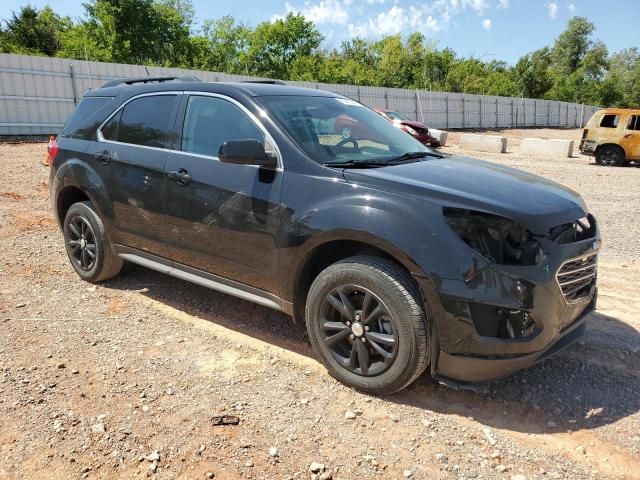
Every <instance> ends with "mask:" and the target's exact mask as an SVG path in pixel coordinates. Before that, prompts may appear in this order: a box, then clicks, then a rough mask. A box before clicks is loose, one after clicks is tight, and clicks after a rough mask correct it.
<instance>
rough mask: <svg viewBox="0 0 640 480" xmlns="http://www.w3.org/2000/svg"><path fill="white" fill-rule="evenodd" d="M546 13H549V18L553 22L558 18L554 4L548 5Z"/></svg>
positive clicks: (556, 5)
mask: <svg viewBox="0 0 640 480" xmlns="http://www.w3.org/2000/svg"><path fill="white" fill-rule="evenodd" d="M547 12H548V13H549V18H550V19H551V20H555V19H556V17H557V16H558V4H557V3H555V2H551V3H548V4H547Z"/></svg>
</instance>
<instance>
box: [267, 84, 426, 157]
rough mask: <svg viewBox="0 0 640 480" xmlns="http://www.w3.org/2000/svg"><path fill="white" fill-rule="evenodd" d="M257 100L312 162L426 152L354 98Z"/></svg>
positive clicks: (273, 98) (286, 97)
mask: <svg viewBox="0 0 640 480" xmlns="http://www.w3.org/2000/svg"><path fill="white" fill-rule="evenodd" d="M258 100H259V101H260V102H261V103H262V105H263V106H264V107H265V109H266V110H267V111H268V112H269V113H270V114H271V115H272V116H273V118H274V119H275V120H276V121H277V122H278V124H280V126H281V127H282V128H283V129H284V130H285V131H286V132H287V133H288V134H289V136H290V137H291V138H292V139H293V140H294V141H295V142H296V144H297V145H298V146H299V147H300V148H301V149H302V150H303V151H304V152H305V153H306V154H307V155H308V156H309V157H310V158H311V159H312V160H314V161H316V162H318V163H322V164H326V165H331V164H333V163H335V164H343V163H345V162H357V163H360V164H363V163H365V162H384V161H389V160H391V159H396V158H397V157H399V156H402V155H405V154H408V153H416V152H427V153H431V152H432V150H430V149H429V148H427V147H425V146H424V145H422V144H421V143H420V142H418V141H417V140H414V139H413V137H411V135H408V134H407V133H405V132H403V131H402V130H399V129H398V128H395V127H394V126H393V125H392V124H390V123H389V122H388V121H387V120H385V119H384V118H382V117H381V116H380V115H378V114H377V113H375V112H374V111H373V110H370V109H369V108H367V107H365V106H364V105H362V104H360V103H358V102H356V101H355V100H350V99H347V98H335V97H312V96H294V95H279V96H265V97H260V98H259V99H258Z"/></svg>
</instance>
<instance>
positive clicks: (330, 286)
mask: <svg viewBox="0 0 640 480" xmlns="http://www.w3.org/2000/svg"><path fill="white" fill-rule="evenodd" d="M305 321H306V324H307V333H308V334H309V340H310V342H311V345H312V346H313V349H314V351H315V352H316V355H317V356H318V359H319V360H320V361H321V362H322V363H323V365H324V366H325V367H326V368H327V371H328V372H329V374H330V375H332V376H333V377H334V378H336V379H337V380H339V381H341V382H343V383H345V384H346V385H349V386H351V387H354V388H356V389H358V390H360V391H363V392H367V393H370V394H374V395H390V394H392V393H394V392H397V391H398V390H401V389H403V388H404V387H406V386H407V385H409V384H411V383H412V382H413V381H414V380H416V379H417V378H418V377H419V376H420V375H421V374H422V373H423V372H424V371H425V370H426V368H427V366H428V365H429V359H430V355H429V352H430V344H431V338H430V332H431V328H430V322H429V315H428V305H426V303H425V301H424V299H423V298H422V295H421V294H420V291H419V287H418V285H417V284H416V282H415V281H414V280H413V278H412V277H411V275H410V274H409V272H408V271H407V270H406V269H405V268H404V267H403V266H402V265H399V264H398V263H396V262H394V261H393V260H390V259H386V258H380V257H374V256H366V255H361V256H353V257H349V258H345V259H344V260H340V261H338V262H336V263H334V264H332V265H330V266H328V267H327V268H325V269H324V270H322V271H321V272H320V273H319V274H318V276H317V277H316V278H315V280H314V281H313V283H312V284H311V287H310V289H309V293H308V294H307V302H306V305H305Z"/></svg>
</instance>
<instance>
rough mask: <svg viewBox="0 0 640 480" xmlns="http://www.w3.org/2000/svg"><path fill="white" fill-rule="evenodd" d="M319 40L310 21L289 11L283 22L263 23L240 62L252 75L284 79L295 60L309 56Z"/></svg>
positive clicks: (317, 45) (318, 34)
mask: <svg viewBox="0 0 640 480" xmlns="http://www.w3.org/2000/svg"><path fill="white" fill-rule="evenodd" d="M322 39H323V37H322V34H321V33H320V32H319V31H318V29H317V28H316V27H315V26H314V25H313V23H312V22H309V21H307V20H305V18H304V17H303V16H302V15H297V14H294V13H291V12H289V13H288V14H287V16H286V17H285V18H284V19H278V20H276V21H275V22H273V23H271V22H263V23H261V24H260V25H258V26H257V27H256V29H255V30H254V31H253V34H252V35H251V37H250V39H249V47H248V49H247V52H246V53H245V54H244V55H242V56H243V62H245V63H244V64H245V65H247V71H248V72H250V73H252V74H256V75H262V76H267V77H273V78H282V79H286V78H288V77H289V70H290V68H291V65H292V63H293V62H294V60H295V59H296V58H297V57H300V56H306V55H311V54H312V53H313V52H314V51H316V50H317V49H318V47H319V46H320V42H322Z"/></svg>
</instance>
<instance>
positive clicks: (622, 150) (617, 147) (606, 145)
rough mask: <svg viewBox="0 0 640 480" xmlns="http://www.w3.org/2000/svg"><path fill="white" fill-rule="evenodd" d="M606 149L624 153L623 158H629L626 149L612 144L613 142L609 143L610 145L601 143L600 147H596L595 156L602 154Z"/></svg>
mask: <svg viewBox="0 0 640 480" xmlns="http://www.w3.org/2000/svg"><path fill="white" fill-rule="evenodd" d="M605 147H611V148H615V149H616V150H618V151H620V152H621V153H622V156H623V157H624V158H625V159H626V158H627V153H626V152H625V150H624V148H623V147H622V146H621V145H619V144H617V143H612V142H608V143H601V144H600V145H598V146H597V147H596V150H595V152H594V153H595V154H596V155H597V154H598V152H600V151H601V150H602V149H603V148H605Z"/></svg>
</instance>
